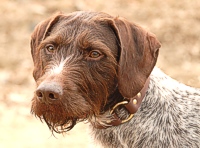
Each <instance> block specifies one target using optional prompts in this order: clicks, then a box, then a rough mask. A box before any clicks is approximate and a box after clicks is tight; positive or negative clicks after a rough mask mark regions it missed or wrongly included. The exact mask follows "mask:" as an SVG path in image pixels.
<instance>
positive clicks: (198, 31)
mask: <svg viewBox="0 0 200 148" xmlns="http://www.w3.org/2000/svg"><path fill="white" fill-rule="evenodd" d="M199 8H200V1H199V0H192V1H189V0H182V1H174V0H166V1H161V0H145V1H144V0H112V1H105V0H94V1H91V0H82V1H81V0H67V1H65V0H54V1H52V0H43V1H40V0H1V3H0V16H1V20H0V51H1V52H0V90H1V93H0V120H1V122H0V127H1V129H0V133H1V134H0V147H2V148H4V147H5V148H11V147H20V148H22V147H25V148H32V147H38V148H39V147H41V148H44V147H49V148H51V147H52V148H53V147H60V148H61V147H80V146H81V147H88V140H87V139H86V140H85V137H87V135H86V129H85V127H86V126H85V125H84V124H80V125H78V126H77V128H76V129H74V130H72V131H71V132H70V134H69V135H68V134H67V135H65V136H64V137H63V136H59V135H58V138H57V139H56V138H54V137H50V136H51V133H50V132H49V131H48V128H47V126H46V125H45V124H42V123H40V121H39V120H37V119H35V117H33V116H32V115H31V114H30V106H31V98H32V95H33V92H34V89H35V84H34V81H33V78H32V69H33V63H32V60H31V55H30V47H29V41H30V35H31V32H32V31H33V28H34V26H35V25H36V24H37V23H38V22H40V21H41V20H43V19H45V18H47V17H49V16H50V15H51V14H53V13H55V12H56V11H63V12H65V13H69V12H72V11H78V10H92V11H104V12H107V13H109V14H111V15H114V16H123V17H126V18H127V19H128V20H131V21H133V22H136V23H137V24H140V25H141V26H143V27H144V28H146V29H147V30H149V31H151V32H153V33H154V34H156V36H157V37H158V39H159V40H160V42H161V43H162V48H161V50H160V56H159V59H158V64H157V65H158V66H159V67H161V69H162V70H164V71H165V72H166V73H167V74H168V75H170V76H172V77H173V78H175V79H177V80H179V81H181V82H184V83H186V84H188V85H191V86H196V87H200V76H199V74H200V27H199V25H200V11H199ZM49 137H50V138H49Z"/></svg>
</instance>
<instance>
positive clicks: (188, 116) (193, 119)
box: [91, 68, 200, 148]
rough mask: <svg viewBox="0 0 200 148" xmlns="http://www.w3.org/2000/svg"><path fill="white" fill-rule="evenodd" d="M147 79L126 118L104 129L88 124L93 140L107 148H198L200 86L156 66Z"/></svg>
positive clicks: (199, 134) (199, 135)
mask: <svg viewBox="0 0 200 148" xmlns="http://www.w3.org/2000/svg"><path fill="white" fill-rule="evenodd" d="M150 79H151V80H150V85H149V88H148V91H147V92H146V96H145V98H144V99H143V102H142V105H141V107H140V108H139V110H138V111H137V113H136V114H135V115H134V117H133V118H132V119H131V120H130V121H129V122H127V123H125V124H122V125H119V126H113V127H109V128H107V129H96V128H94V127H93V126H91V129H92V135H93V136H94V139H95V143H99V144H100V145H102V146H103V147H106V148H107V147H109V148H116V147H117V148H136V147H137V148H146V147H152V148H178V147H180V148H199V147H200V90H199V89H195V88H192V87H189V86H186V85H184V84H181V83H179V82H177V81H176V80H173V79H172V78H170V77H169V76H167V75H165V74H164V73H163V72H162V71H160V70H159V69H158V68H154V70H153V72H152V73H151V75H150ZM120 113H121V116H127V115H128V114H126V112H124V111H121V112H120Z"/></svg>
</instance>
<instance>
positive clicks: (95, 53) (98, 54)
mask: <svg viewBox="0 0 200 148" xmlns="http://www.w3.org/2000/svg"><path fill="white" fill-rule="evenodd" d="M101 55H102V53H101V52H99V51H96V50H93V51H91V52H90V53H89V57H90V58H98V57H100V56H101Z"/></svg>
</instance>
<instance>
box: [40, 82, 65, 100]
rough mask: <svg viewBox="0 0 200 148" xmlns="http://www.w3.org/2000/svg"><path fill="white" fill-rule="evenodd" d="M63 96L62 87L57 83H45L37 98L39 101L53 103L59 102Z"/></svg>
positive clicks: (41, 85) (41, 86)
mask: <svg viewBox="0 0 200 148" xmlns="http://www.w3.org/2000/svg"><path fill="white" fill-rule="evenodd" d="M61 95H62V87H61V86H60V85H59V84H58V83H56V82H43V83H41V84H40V85H39V86H38V88H37V90H36V96H37V98H38V100H40V101H42V102H45V103H51V102H52V101H55V100H58V99H60V98H61Z"/></svg>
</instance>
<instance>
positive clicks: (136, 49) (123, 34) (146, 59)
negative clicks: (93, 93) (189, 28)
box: [111, 18, 161, 98]
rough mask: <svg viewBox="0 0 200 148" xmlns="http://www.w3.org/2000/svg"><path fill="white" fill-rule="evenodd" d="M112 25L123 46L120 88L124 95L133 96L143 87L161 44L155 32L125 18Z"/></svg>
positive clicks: (120, 65) (120, 60)
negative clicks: (148, 30)
mask: <svg viewBox="0 0 200 148" xmlns="http://www.w3.org/2000/svg"><path fill="white" fill-rule="evenodd" d="M111 26H112V27H113V29H114V31H115V33H116V35H117V37H118V40H119V42H120V47H121V51H120V57H119V68H118V88H119V91H120V93H121V94H122V96H124V97H126V98H131V97H133V96H135V95H136V94H137V93H138V92H140V90H141V89H142V88H143V86H144V84H145V82H146V80H147V78H148V77H149V75H150V73H151V71H152V70H153V68H154V66H155V64H156V61H157V57H158V52H159V48H160V47H161V45H160V43H159V41H158V40H157V39H156V37H155V36H154V35H153V34H151V33H149V32H147V31H145V30H144V29H142V28H141V27H139V26H137V25H135V24H133V23H130V22H128V21H127V20H125V19H123V18H116V19H114V21H112V24H111Z"/></svg>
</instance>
